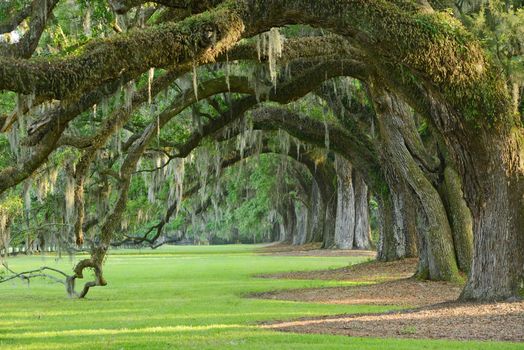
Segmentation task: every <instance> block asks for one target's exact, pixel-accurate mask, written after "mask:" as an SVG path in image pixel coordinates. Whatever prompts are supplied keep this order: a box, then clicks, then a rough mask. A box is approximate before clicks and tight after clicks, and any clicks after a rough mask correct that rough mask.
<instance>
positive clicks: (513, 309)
mask: <svg viewBox="0 0 524 350" xmlns="http://www.w3.org/2000/svg"><path fill="white" fill-rule="evenodd" d="M273 249H274V250H277V249H278V248H277V247H275V248H273ZM280 249H283V248H282V247H280ZM309 251H310V250H309ZM305 252H306V253H307V252H308V250H306V251H305ZM416 266H417V259H405V260H402V261H395V262H389V263H382V262H377V261H372V262H367V263H363V264H358V265H353V266H348V267H344V268H341V269H336V270H324V271H306V272H290V273H281V274H271V275H261V276H258V277H262V278H288V279H321V280H339V281H354V282H363V283H370V284H365V285H360V286H348V287H334V288H310V289H294V290H281V291H271V292H265V293H256V294H252V295H250V297H255V298H262V299H278V300H292V301H301V302H315V303H327V304H346V305H364V304H365V305H397V306H404V307H411V308H414V309H411V310H403V311H394V312H388V313H382V314H367V315H340V316H334V317H333V316H326V317H317V318H309V319H299V320H296V321H289V322H275V323H271V324H264V325H262V327H263V328H267V329H273V330H278V331H284V332H295V333H318V334H337V335H347V336H355V337H380V338H430V339H456V340H494V341H495V340H496V341H512V342H524V302H523V301H520V302H511V303H510V302H506V303H492V304H478V303H457V302H454V301H455V300H456V299H457V298H458V297H459V295H460V292H461V290H462V286H460V285H457V284H453V283H447V282H430V281H419V280H416V279H414V278H411V276H413V274H414V272H415V270H416Z"/></svg>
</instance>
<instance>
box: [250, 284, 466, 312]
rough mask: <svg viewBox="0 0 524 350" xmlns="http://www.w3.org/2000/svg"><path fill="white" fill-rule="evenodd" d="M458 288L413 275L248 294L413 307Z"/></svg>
mask: <svg viewBox="0 0 524 350" xmlns="http://www.w3.org/2000/svg"><path fill="white" fill-rule="evenodd" d="M461 290H462V287H461V286H459V285H457V284H452V283H447V282H430V281H418V280H416V279H413V278H409V279H402V280H396V281H389V282H384V283H378V284H370V285H363V286H350V287H329V288H307V289H292V290H281V291H271V292H264V293H257V294H253V295H251V296H252V297H256V298H260V299H277V300H293V301H305V302H314V303H325V304H345V305H399V306H405V307H415V306H424V305H431V304H436V303H442V302H445V301H451V300H456V299H457V298H458V296H459V295H460V291H461Z"/></svg>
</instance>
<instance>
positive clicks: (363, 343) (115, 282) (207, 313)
mask: <svg viewBox="0 0 524 350" xmlns="http://www.w3.org/2000/svg"><path fill="white" fill-rule="evenodd" d="M255 248H257V247H256V246H245V245H238V246H236V245H235V246H218V247H164V248H162V249H159V250H157V251H151V250H144V251H126V250H122V251H113V252H111V255H110V256H109V258H108V261H107V263H106V267H105V268H106V277H107V279H108V281H109V285H108V286H107V287H103V288H95V289H93V290H92V291H91V292H90V294H89V295H88V296H89V298H88V299H86V300H70V299H68V298H67V297H66V294H65V291H64V289H63V287H62V286H61V285H58V284H54V283H50V282H45V281H35V282H32V283H31V286H30V287H29V288H28V287H27V285H25V284H24V283H22V282H20V281H14V282H13V283H7V284H1V285H0V300H1V302H2V308H1V310H0V349H2V350H3V349H177V348H179V349H216V348H220V349H340V348H344V349H479V348H482V349H517V348H519V344H509V343H478V342H477V343H475V342H456V341H427V340H393V339H371V338H350V337H343V336H330V335H302V334H292V333H279V332H273V331H269V330H263V329H260V328H259V327H258V326H257V325H256V323H258V322H261V321H268V320H275V319H278V320H286V319H294V318H298V317H311V316H319V315H335V314H342V313H369V312H381V311H386V310H392V309H394V308H395V307H393V306H389V307H384V306H369V305H349V306H345V305H322V304H313V303H301V302H288V301H275V300H255V299H246V298H243V297H242V296H243V295H245V294H248V293H253V292H261V291H267V290H272V289H286V288H308V287H311V288H313V287H324V286H340V285H348V284H351V283H352V282H344V281H321V280H301V281H299V280H268V279H257V278H252V277H251V276H252V275H253V274H261V273H279V272H285V271H299V270H318V269H335V268H340V267H343V266H346V265H348V264H353V263H357V262H361V261H365V260H366V258H363V257H305V256H299V257H297V256H260V255H256V254H254V253H253V250H254V249H255ZM79 258H80V257H77V258H75V260H76V259H79ZM73 264H74V261H72V260H70V259H69V258H64V259H62V260H60V261H55V257H53V256H48V257H40V256H32V257H16V258H13V259H10V260H9V265H10V267H11V268H12V269H14V270H16V271H21V270H23V269H28V268H34V267H39V266H42V265H49V266H52V267H58V268H62V269H65V270H70V269H71V267H72V266H73ZM86 277H87V276H86ZM520 348H522V346H520Z"/></svg>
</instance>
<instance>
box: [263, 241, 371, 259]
mask: <svg viewBox="0 0 524 350" xmlns="http://www.w3.org/2000/svg"><path fill="white" fill-rule="evenodd" d="M321 246H322V243H308V244H304V245H300V246H294V245H290V244H282V243H278V244H271V245H268V246H265V247H263V248H260V249H258V250H257V253H259V254H263V255H279V256H364V257H369V258H374V257H375V256H376V255H377V253H376V252H374V251H371V250H343V249H320V247H321Z"/></svg>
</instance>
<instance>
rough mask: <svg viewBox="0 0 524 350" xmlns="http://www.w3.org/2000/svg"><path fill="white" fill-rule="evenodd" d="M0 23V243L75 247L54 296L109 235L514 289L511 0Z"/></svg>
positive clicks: (125, 1) (29, 5) (520, 224)
mask: <svg viewBox="0 0 524 350" xmlns="http://www.w3.org/2000/svg"><path fill="white" fill-rule="evenodd" d="M0 33H1V36H0V90H2V93H1V94H0V254H1V255H2V257H4V258H6V257H7V255H8V254H9V253H13V247H18V246H24V247H25V248H24V249H25V251H26V252H31V251H46V250H48V249H51V248H52V249H56V250H58V251H59V252H63V253H64V254H73V253H75V252H81V251H83V252H88V254H89V255H88V257H86V258H85V259H83V260H81V261H79V263H78V264H77V265H76V266H75V268H74V271H73V272H72V274H71V275H70V274H69V273H63V277H64V284H65V285H66V287H67V290H68V293H69V294H70V295H71V296H78V297H84V296H85V295H86V294H87V292H88V291H89V290H90V288H92V287H95V286H105V285H106V284H107V283H108V281H106V279H105V277H104V261H105V259H106V257H107V253H108V250H109V249H111V248H112V247H118V246H129V245H135V246H149V247H152V248H156V247H158V246H160V245H162V244H166V243H180V242H184V241H191V242H203V241H205V242H209V243H226V242H245V243H251V242H255V243H258V242H276V241H282V242H287V243H290V244H297V245H300V244H306V243H312V242H322V246H323V247H324V248H342V249H372V248H374V249H376V250H377V258H378V259H379V260H382V261H392V260H397V259H403V258H407V257H418V261H419V263H418V269H417V273H416V276H417V277H418V278H421V279H431V280H448V281H458V280H460V279H462V278H464V277H463V276H466V277H465V278H466V279H467V282H466V284H465V287H464V290H463V292H462V295H461V299H463V300H488V301H491V300H506V299H513V298H518V296H519V291H520V290H521V289H522V287H523V278H524V128H523V125H522V123H523V122H524V1H522V0H505V1H503V0H492V1H488V0H463V1H446V0H390V1H386V0H317V1H305V0H199V1H192V0H158V1H152V2H151V1H147V2H146V1H141V0H108V1H106V0H78V1H76V0H68V1H65V0H62V1H59V0H12V1H7V2H3V3H2V4H1V5H0ZM6 266H7V264H6ZM88 270H92V271H93V272H94V278H93V280H89V281H87V282H85V283H84V284H83V286H82V287H81V288H80V289H81V290H80V291H76V290H75V281H78V282H79V280H81V279H84V275H85V274H86V272H87V271H88ZM8 272H9V274H10V275H11V277H9V275H7V276H5V277H3V278H2V277H0V278H2V279H1V280H0V282H1V281H5V280H6V279H8V278H12V277H13V276H16V272H13V271H8ZM46 273H47V272H46V270H45V268H44V270H42V269H38V270H34V271H31V272H28V273H26V277H27V278H31V277H34V276H45V275H46ZM86 277H87V275H86Z"/></svg>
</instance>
